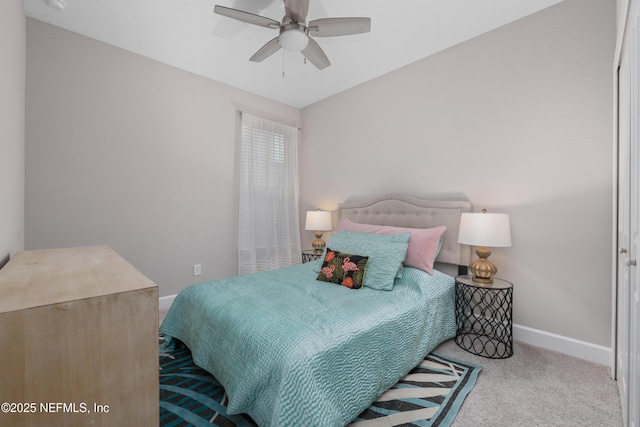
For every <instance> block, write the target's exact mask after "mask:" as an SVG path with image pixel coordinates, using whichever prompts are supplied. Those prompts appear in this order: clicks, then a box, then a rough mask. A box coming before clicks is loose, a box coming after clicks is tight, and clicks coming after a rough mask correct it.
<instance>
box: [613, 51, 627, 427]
mask: <svg viewBox="0 0 640 427" xmlns="http://www.w3.org/2000/svg"><path fill="white" fill-rule="evenodd" d="M622 55H623V57H622V61H621V64H620V68H619V69H618V265H617V271H618V278H617V282H618V283H617V295H616V299H617V319H616V324H617V331H616V335H617V340H616V347H617V348H616V373H617V375H616V378H617V380H618V389H619V390H620V398H621V402H622V415H623V418H624V421H625V422H624V425H625V426H627V425H629V424H628V423H627V413H628V405H627V396H628V388H629V385H628V375H629V372H628V371H629V313H630V307H629V302H630V298H629V295H630V292H629V283H630V282H629V279H630V278H629V270H630V269H629V267H627V261H628V260H629V243H630V241H629V215H630V213H631V210H630V207H629V204H630V176H629V174H630V172H629V166H630V164H629V163H630V162H629V148H630V144H629V143H630V110H631V104H630V99H629V98H630V97H629V94H630V81H629V71H630V70H629V55H628V50H626V51H625V52H624V53H623V54H622Z"/></svg>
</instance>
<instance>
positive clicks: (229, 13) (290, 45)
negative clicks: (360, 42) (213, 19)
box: [213, 0, 371, 70]
mask: <svg viewBox="0 0 640 427" xmlns="http://www.w3.org/2000/svg"><path fill="white" fill-rule="evenodd" d="M284 10H285V15H284V17H283V18H282V23H280V22H278V21H276V20H274V19H271V18H266V17H264V16H260V15H256V14H253V13H250V12H245V11H242V10H238V9H232V8H229V7H224V6H219V5H216V7H215V8H214V9H213V11H214V12H215V13H217V14H218V15H222V16H226V17H228V18H233V19H237V20H238V21H242V22H246V23H248V24H253V25H258V26H261V27H266V28H273V29H274V30H279V31H280V33H279V35H278V36H277V37H275V38H273V39H271V40H270V41H268V42H267V43H266V44H265V45H264V46H262V47H261V48H260V49H259V50H258V51H257V52H256V53H255V54H254V55H253V56H252V57H251V58H249V60H250V61H253V62H260V61H263V60H265V59H267V58H268V57H269V56H271V55H273V54H274V53H276V52H277V51H279V50H280V49H281V48H284V49H286V50H290V51H294V52H301V53H302V54H303V55H304V57H305V58H307V59H308V60H309V61H310V62H311V63H312V64H313V65H315V66H316V67H317V68H318V69H320V70H322V69H325V68H327V67H328V66H329V65H331V62H330V61H329V58H327V55H325V53H324V52H323V50H322V48H321V47H320V45H319V44H318V43H317V42H316V41H315V40H313V39H312V38H311V36H314V37H335V36H348V35H352V34H361V33H368V32H369V31H371V18H322V19H316V20H313V21H310V22H309V23H308V24H307V23H306V19H307V12H308V11H309V0H284Z"/></svg>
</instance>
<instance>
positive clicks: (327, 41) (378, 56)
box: [24, 0, 562, 107]
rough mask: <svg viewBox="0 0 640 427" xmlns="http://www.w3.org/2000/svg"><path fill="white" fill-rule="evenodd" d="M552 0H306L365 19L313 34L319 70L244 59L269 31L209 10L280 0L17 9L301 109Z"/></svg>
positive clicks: (135, 0)
mask: <svg viewBox="0 0 640 427" xmlns="http://www.w3.org/2000/svg"><path fill="white" fill-rule="evenodd" d="M560 1H562V0H385V1H382V0H349V1H345V0H310V6H309V14H308V17H307V19H308V20H313V19H318V18H327V17H341V16H368V17H371V32H370V33H367V34H359V35H353V36H346V37H333V38H317V39H316V41H317V42H318V43H319V44H320V46H321V47H322V48H323V50H324V51H325V53H326V54H327V56H328V57H329V59H330V60H331V63H332V65H331V66H330V67H328V68H326V69H324V70H322V71H319V70H317V69H316V68H315V67H314V66H313V65H312V64H311V63H307V64H305V63H304V61H303V57H302V55H301V54H299V53H292V52H288V51H286V52H285V51H280V52H278V53H276V54H274V55H273V56H271V57H269V58H268V59H266V60H265V61H263V62H261V63H254V62H249V57H251V55H253V54H254V53H255V52H256V51H257V50H258V49H259V48H260V47H261V46H262V45H263V44H265V43H266V42H267V41H269V40H271V39H272V38H273V37H275V36H277V33H278V32H277V30H272V29H268V28H262V27H257V26H254V25H249V24H245V23H242V22H239V21H235V20H232V19H229V18H225V17H222V16H219V15H216V14H214V13H213V7H214V6H215V5H216V4H220V5H223V6H227V7H232V8H236V9H241V10H245V11H248V12H251V13H256V14H260V15H263V16H267V17H269V18H272V19H275V20H277V21H280V20H281V19H282V16H283V15H284V5H283V2H282V1H281V0H64V2H65V3H66V8H65V9H64V10H61V11H58V10H54V9H52V8H51V7H49V6H47V4H46V2H45V0H24V8H25V13H26V15H27V16H29V17H32V18H35V19H38V20H41V21H44V22H48V23H50V24H53V25H56V26H58V27H62V28H65V29H67V30H70V31H74V32H77V33H80V34H82V35H85V36H88V37H91V38H94V39H97V40H100V41H103V42H105V43H109V44H111V45H114V46H117V47H120V48H122V49H126V50H128V51H131V52H135V53H137V54H140V55H143V56H146V57H148V58H152V59H155V60H157V61H160V62H163V63H166V64H170V65H173V66H175V67H178V68H180V69H183V70H187V71H191V72H193V73H195V74H198V75H201V76H204V77H208V78H211V79H213V80H217V81H219V82H222V83H226V84H228V85H230V86H234V87H237V88H241V89H244V90H247V91H249V92H252V93H255V94H258V95H262V96H265V97H267V98H270V99H274V100H276V101H280V102H283V103H285V104H288V105H291V106H294V107H304V106H306V105H309V104H312V103H314V102H316V101H319V100H321V99H323V98H326V97H328V96H331V95H333V94H336V93H338V92H341V91H343V90H345V89H348V88H350V87H353V86H355V85H358V84H360V83H363V82H365V81H367V80H370V79H373V78H375V77H378V76H380V75H382V74H385V73H387V72H389V71H392V70H394V69H397V68H400V67H402V66H404V65H407V64H409V63H412V62H415V61H417V60H419V59H422V58H424V57H426V56H429V55H431V54H433V53H436V52H438V51H441V50H443V49H446V48H448V47H450V46H453V45H455V44H457V43H460V42H463V41H465V40H469V39H471V38H473V37H476V36H478V35H480V34H482V33H484V32H487V31H490V30H492V29H494V28H497V27H500V26H502V25H505V24H507V23H509V22H512V21H515V20H517V19H519V18H522V17H524V16H526V15H529V14H531V13H534V12H537V11H539V10H541V9H544V8H546V7H549V6H551V5H554V4H556V3H559V2H560ZM283 52H284V54H283ZM283 69H284V78H283Z"/></svg>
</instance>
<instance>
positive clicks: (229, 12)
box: [213, 5, 280, 29]
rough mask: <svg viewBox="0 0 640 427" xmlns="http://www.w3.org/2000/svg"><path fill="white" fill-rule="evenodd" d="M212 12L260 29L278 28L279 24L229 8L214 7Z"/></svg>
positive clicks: (272, 20)
mask: <svg viewBox="0 0 640 427" xmlns="http://www.w3.org/2000/svg"><path fill="white" fill-rule="evenodd" d="M213 12H214V13H217V14H218V15H222V16H226V17H227V18H233V19H237V20H238V21H242V22H246V23H248V24H253V25H258V26H260V27H266V28H275V29H278V28H280V23H279V22H278V21H276V20H274V19H271V18H266V17H264V16H260V15H256V14H254V13H249V12H245V11H242V10H238V9H232V8H230V7H224V6H219V5H216V7H214V8H213Z"/></svg>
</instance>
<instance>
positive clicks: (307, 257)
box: [302, 249, 322, 263]
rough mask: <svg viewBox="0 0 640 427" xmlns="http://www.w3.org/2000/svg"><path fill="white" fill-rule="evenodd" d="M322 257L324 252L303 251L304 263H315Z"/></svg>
mask: <svg viewBox="0 0 640 427" xmlns="http://www.w3.org/2000/svg"><path fill="white" fill-rule="evenodd" d="M321 256H322V251H320V252H316V250H315V249H305V250H304V251H302V262H303V263H305V262H309V261H315V260H317V259H320V257H321Z"/></svg>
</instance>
